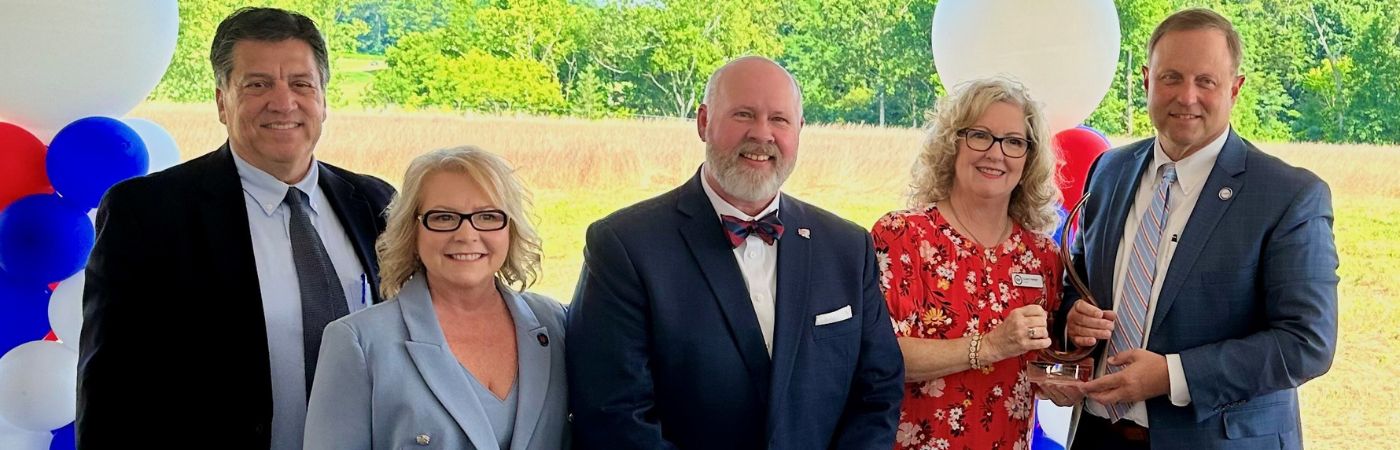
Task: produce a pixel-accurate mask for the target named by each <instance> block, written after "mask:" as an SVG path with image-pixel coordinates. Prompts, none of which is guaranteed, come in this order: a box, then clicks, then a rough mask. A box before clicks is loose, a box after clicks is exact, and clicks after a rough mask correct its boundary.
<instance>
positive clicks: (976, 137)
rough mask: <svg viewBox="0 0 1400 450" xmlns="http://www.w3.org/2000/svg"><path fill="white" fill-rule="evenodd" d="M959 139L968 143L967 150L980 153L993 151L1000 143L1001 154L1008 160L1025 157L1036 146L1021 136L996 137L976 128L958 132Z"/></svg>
mask: <svg viewBox="0 0 1400 450" xmlns="http://www.w3.org/2000/svg"><path fill="white" fill-rule="evenodd" d="M958 137H960V138H963V142H966V143H967V148H970V149H973V150H976V151H979V152H985V151H987V150H991V149H992V144H996V143H1000V144H1001V154H1003V155H1006V157H1007V158H1022V157H1025V156H1026V153H1027V152H1029V151H1030V150H1031V147H1033V146H1034V145H1035V143H1034V142H1031V140H1030V139H1026V138H1023V137H1020V136H1002V137H996V136H994V135H992V132H990V131H987V130H979V129H976V128H963V129H961V130H958Z"/></svg>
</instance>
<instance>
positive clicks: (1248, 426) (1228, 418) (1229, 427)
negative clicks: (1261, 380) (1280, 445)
mask: <svg viewBox="0 0 1400 450" xmlns="http://www.w3.org/2000/svg"><path fill="white" fill-rule="evenodd" d="M1286 403H1287V402H1273V403H1265V404H1261V405H1254V404H1251V403H1246V404H1244V405H1241V406H1240V407H1239V408H1232V409H1227V410H1225V411H1224V412H1222V413H1221V414H1220V416H1221V420H1224V421H1225V437H1226V438H1228V439H1242V438H1249V437H1256V436H1268V435H1271V434H1280V433H1286V432H1289V431H1293V419H1292V417H1293V416H1292V414H1291V412H1290V411H1288V409H1287V407H1286V406H1285V404H1286Z"/></svg>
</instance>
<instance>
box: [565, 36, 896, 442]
mask: <svg viewBox="0 0 1400 450" xmlns="http://www.w3.org/2000/svg"><path fill="white" fill-rule="evenodd" d="M696 125H697V130H698V132H699V135H700V139H701V140H702V141H704V142H705V147H706V159H705V164H703V165H702V166H701V167H700V170H699V171H698V172H697V173H696V175H695V176H694V177H692V178H691V179H690V181H689V182H687V183H685V184H684V185H682V186H680V187H679V188H676V189H675V190H672V191H671V192H668V193H666V194H662V195H661V196H659V197H655V198H652V199H650V200H646V201H644V202H641V203H639V204H636V205H633V206H630V207H628V208H625V209H623V210H621V211H618V212H616V213H613V214H612V215H610V216H608V217H606V218H604V219H602V220H600V221H598V222H596V223H594V224H593V225H592V226H590V227H589V229H588V236H587V242H586V245H585V251H584V253H585V255H584V270H583V273H582V275H581V279H580V280H579V285H578V290H577V292H576V293H575V296H574V301H573V304H572V305H571V308H570V318H569V319H570V320H569V324H568V340H569V348H568V349H567V361H568V366H569V369H568V374H569V396H570V402H571V408H572V409H573V429H574V445H575V447H577V448H582V449H647V450H653V449H667V448H693V449H720V448H722V449H764V448H768V449H803V450H809V449H824V448H850V449H857V448H858V449H873V448H889V447H890V446H892V445H893V443H894V432H895V426H896V421H897V419H898V416H899V403H900V400H901V398H902V391H901V389H902V387H903V386H902V385H903V380H904V370H903V363H902V357H901V355H900V351H899V346H898V344H897V343H896V342H895V337H894V333H893V331H892V330H891V328H890V319H889V315H888V313H887V311H886V310H885V303H884V300H883V297H881V294H880V289H879V286H878V283H877V277H878V275H879V271H878V270H877V268H876V266H875V257H874V251H873V248H872V245H871V241H870V236H869V234H868V233H866V232H865V230H864V228H862V227H859V226H857V225H855V224H853V223H851V222H848V221H845V220H842V219H840V218H838V217H836V216H834V215H832V214H831V213H828V212H826V211H823V210H821V209H819V208H817V207H815V206H812V205H809V204H807V203H804V202H802V201H799V200H797V199H795V198H792V197H791V196H788V195H784V194H782V193H780V192H779V188H780V187H781V186H782V183H783V181H784V180H786V179H787V177H788V175H789V174H791V173H792V170H793V167H794V165H795V164H796V158H797V148H798V147H797V142H798V135H799V134H800V133H801V130H802V125H803V119H802V101H801V93H800V91H799V90H798V87H797V83H796V80H794V79H793V78H792V75H791V74H789V73H788V72H787V71H786V70H784V69H783V68H782V67H780V66H778V65H777V64H775V63H774V62H772V61H769V60H767V59H764V58H760V57H746V58H740V59H738V60H735V61H732V62H730V63H729V64H727V65H725V66H724V67H721V68H720V69H719V70H717V71H716V72H715V73H714V74H713V75H712V76H711V77H710V80H709V83H707V85H706V87H705V99H704V101H703V103H702V104H701V105H700V108H699V110H698V111H697V113H696Z"/></svg>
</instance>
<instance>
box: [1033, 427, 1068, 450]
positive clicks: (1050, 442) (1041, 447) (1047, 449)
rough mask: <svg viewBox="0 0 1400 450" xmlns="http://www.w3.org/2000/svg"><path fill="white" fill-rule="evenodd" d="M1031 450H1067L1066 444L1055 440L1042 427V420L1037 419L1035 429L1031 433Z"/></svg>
mask: <svg viewBox="0 0 1400 450" xmlns="http://www.w3.org/2000/svg"><path fill="white" fill-rule="evenodd" d="M1031 450H1065V445H1064V444H1061V443H1059V442H1055V440H1054V439H1050V437H1049V436H1046V435H1045V430H1044V429H1041V428H1040V420H1038V419H1037V420H1036V421H1035V431H1034V432H1032V433H1031Z"/></svg>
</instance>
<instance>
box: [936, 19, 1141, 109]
mask: <svg viewBox="0 0 1400 450" xmlns="http://www.w3.org/2000/svg"><path fill="white" fill-rule="evenodd" d="M1119 36H1120V34H1119V29H1118V12H1117V9H1116V8H1115V7H1114V5H1113V1H1112V0H1035V1H1021V0H943V1H940V2H938V6H937V7H935V9H934V13H933V39H932V40H933V61H934V66H935V67H937V69H938V75H939V77H940V78H941V79H942V80H943V87H944V88H945V89H947V90H949V91H952V90H954V89H955V88H956V87H957V86H958V85H959V84H961V83H963V82H966V81H970V80H974V79H978V78H985V77H990V76H998V75H1000V76H1007V77H1010V78H1013V79H1016V80H1018V81H1020V82H1021V83H1022V84H1024V85H1025V86H1026V88H1027V89H1028V90H1029V91H1030V94H1031V98H1034V99H1035V100H1036V101H1038V102H1040V103H1042V104H1043V105H1044V107H1045V115H1046V116H1048V118H1049V124H1050V132H1051V133H1052V134H1053V133H1058V132H1059V131H1061V130H1065V129H1069V128H1073V127H1074V126H1076V125H1078V124H1079V123H1080V122H1082V121H1083V120H1084V119H1085V118H1087V117H1089V114H1092V113H1093V112H1094V109H1095V108H1098V105H1099V102H1100V101H1102V100H1103V96H1104V94H1106V93H1108V88H1109V85H1110V84H1111V83H1112V82H1113V75H1114V72H1115V71H1116V70H1117V67H1118V41H1119Z"/></svg>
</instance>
